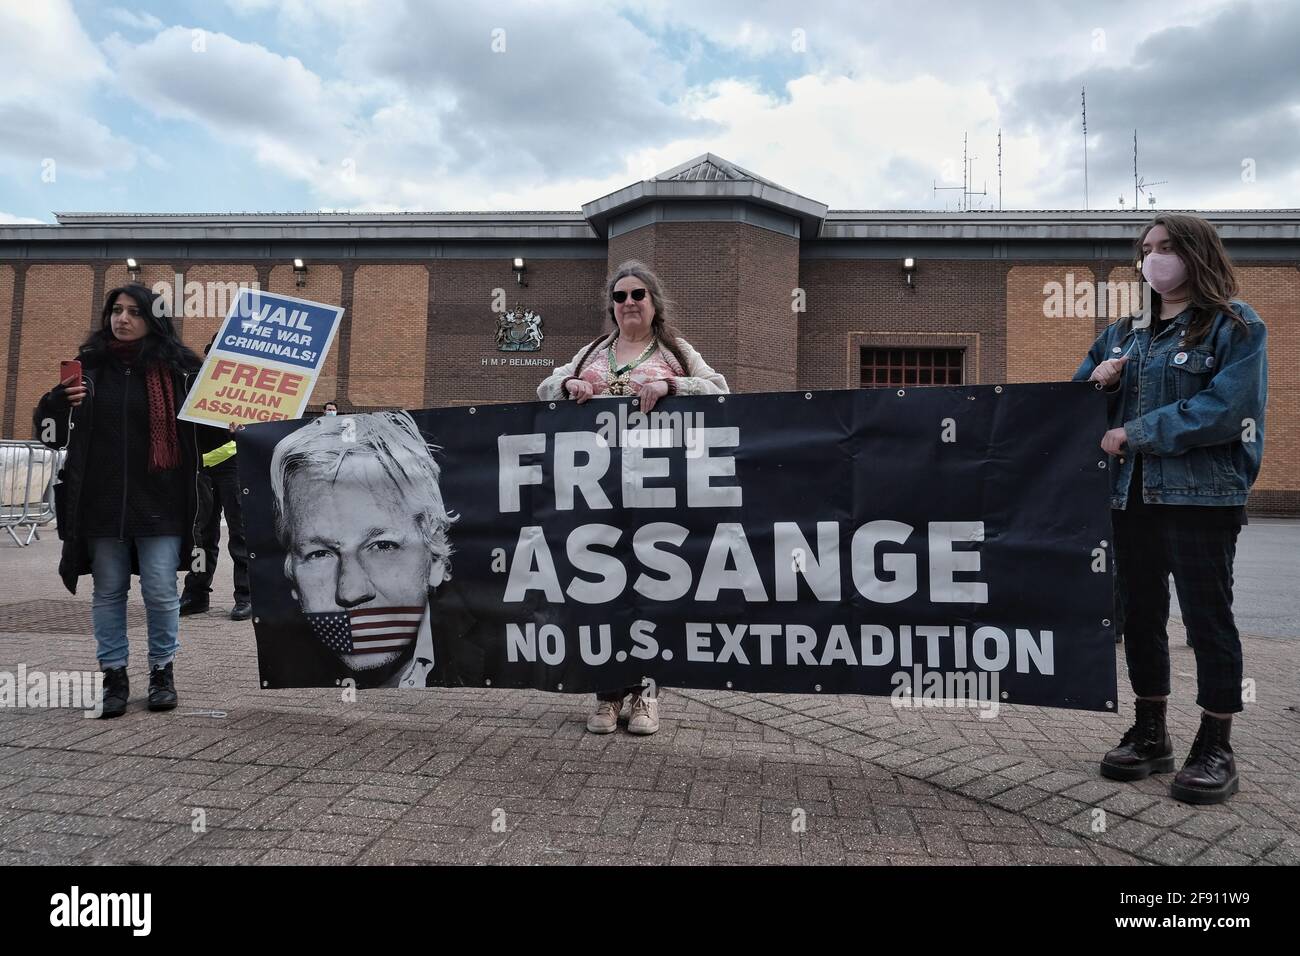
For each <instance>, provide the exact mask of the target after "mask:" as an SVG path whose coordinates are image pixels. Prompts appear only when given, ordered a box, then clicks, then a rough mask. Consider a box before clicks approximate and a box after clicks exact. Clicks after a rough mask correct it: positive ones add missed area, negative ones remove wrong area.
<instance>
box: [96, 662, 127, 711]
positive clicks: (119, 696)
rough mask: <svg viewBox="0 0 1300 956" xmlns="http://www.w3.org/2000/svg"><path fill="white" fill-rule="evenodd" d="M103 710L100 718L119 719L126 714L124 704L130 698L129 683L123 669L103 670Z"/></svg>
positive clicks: (111, 668)
mask: <svg viewBox="0 0 1300 956" xmlns="http://www.w3.org/2000/svg"><path fill="white" fill-rule="evenodd" d="M103 695H104V708H103V710H102V712H101V713H100V715H99V716H100V717H101V718H102V717H121V716H122V715H123V714H125V713H126V702H127V699H128V698H130V696H131V682H130V681H129V680H128V679H127V676H126V668H125V667H106V668H104V690H103Z"/></svg>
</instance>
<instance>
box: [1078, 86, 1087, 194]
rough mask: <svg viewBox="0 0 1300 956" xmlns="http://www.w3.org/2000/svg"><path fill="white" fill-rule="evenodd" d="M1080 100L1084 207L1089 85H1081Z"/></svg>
mask: <svg viewBox="0 0 1300 956" xmlns="http://www.w3.org/2000/svg"><path fill="white" fill-rule="evenodd" d="M1079 102H1080V103H1081V104H1082V106H1083V208H1084V209H1087V208H1088V87H1087V86H1086V85H1085V86H1081V87H1079Z"/></svg>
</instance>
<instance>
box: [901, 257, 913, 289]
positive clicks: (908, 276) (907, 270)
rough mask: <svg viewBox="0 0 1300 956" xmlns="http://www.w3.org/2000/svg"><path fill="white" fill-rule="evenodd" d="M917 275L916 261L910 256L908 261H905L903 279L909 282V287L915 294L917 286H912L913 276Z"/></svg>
mask: <svg viewBox="0 0 1300 956" xmlns="http://www.w3.org/2000/svg"><path fill="white" fill-rule="evenodd" d="M915 274H916V260H915V259H913V258H912V257H911V256H908V257H907V258H906V259H904V260H903V278H904V279H905V280H907V287H908V288H909V289H911V290H912V291H913V292H915V291H916V286H915V285H913V284H912V276H914V275H915Z"/></svg>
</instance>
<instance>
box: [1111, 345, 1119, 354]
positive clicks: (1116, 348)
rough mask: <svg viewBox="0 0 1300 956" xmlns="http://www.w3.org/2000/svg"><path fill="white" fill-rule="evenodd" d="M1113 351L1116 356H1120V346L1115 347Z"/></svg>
mask: <svg viewBox="0 0 1300 956" xmlns="http://www.w3.org/2000/svg"><path fill="white" fill-rule="evenodd" d="M1111 351H1112V352H1114V353H1115V354H1116V355H1118V354H1119V346H1118V345H1117V346H1115V347H1114V348H1113V349H1111Z"/></svg>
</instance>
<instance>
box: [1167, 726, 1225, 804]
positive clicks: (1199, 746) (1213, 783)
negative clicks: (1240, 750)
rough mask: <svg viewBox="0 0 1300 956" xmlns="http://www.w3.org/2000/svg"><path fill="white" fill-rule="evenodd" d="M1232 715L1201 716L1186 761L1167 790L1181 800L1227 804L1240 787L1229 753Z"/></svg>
mask: <svg viewBox="0 0 1300 956" xmlns="http://www.w3.org/2000/svg"><path fill="white" fill-rule="evenodd" d="M1231 736H1232V718H1231V717H1211V716H1210V715H1209V714H1202V715H1201V729H1200V730H1199V731H1197V734H1196V739H1195V740H1194V741H1192V749H1191V751H1190V752H1189V753H1188V754H1187V763H1185V764H1183V769H1182V770H1180V771H1178V773H1177V774H1176V775H1175V776H1174V782H1173V784H1171V785H1170V787H1169V793H1170V794H1171V795H1172V796H1173V798H1174V799H1175V800H1181V801H1182V802H1183V803H1226V802H1227V800H1228V798H1229V797H1231V796H1232V795H1233V794H1234V793H1236V792H1237V790H1238V789H1239V788H1240V786H1241V784H1240V782H1239V781H1238V779H1237V760H1236V758H1235V757H1234V756H1233V755H1232V744H1231V742H1230V741H1229V738H1230V737H1231Z"/></svg>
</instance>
